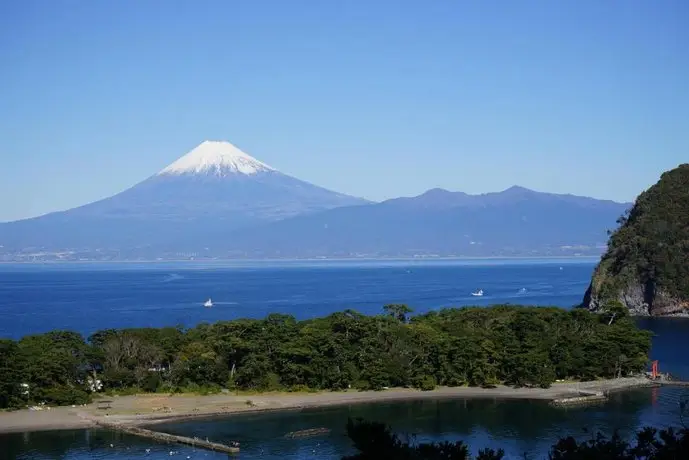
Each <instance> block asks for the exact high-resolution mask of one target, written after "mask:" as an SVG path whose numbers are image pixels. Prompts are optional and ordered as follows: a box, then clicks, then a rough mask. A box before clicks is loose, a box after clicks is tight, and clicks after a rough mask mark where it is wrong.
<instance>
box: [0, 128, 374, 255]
mask: <svg viewBox="0 0 689 460" xmlns="http://www.w3.org/2000/svg"><path fill="white" fill-rule="evenodd" d="M365 203H368V202H367V201H366V200H363V199H361V198H356V197H352V196H349V195H344V194H341V193H337V192H334V191H332V190H328V189H325V188H323V187H319V186H317V185H313V184H311V183H308V182H305V181H302V180H299V179H297V178H295V177H292V176H289V175H287V174H283V173H281V172H279V171H277V170H275V169H273V168H271V167H270V166H268V165H266V164H265V163H262V162H261V161H259V160H257V159H255V158H253V157H251V156H249V155H248V154H246V153H244V152H242V151H241V150H239V149H238V148H237V147H235V146H233V145H232V144H230V143H229V142H211V141H206V142H203V143H201V144H200V145H199V146H197V147H196V148H194V149H193V150H192V151H190V152H189V153H187V154H186V155H184V156H183V157H181V158H180V159H178V160H177V161H175V162H173V163H172V164H170V165H169V166H168V167H166V168H165V169H163V170H162V171H160V172H159V173H158V174H155V175H153V176H151V177H149V178H148V179H146V180H144V181H142V182H140V183H138V184H136V185H134V186H133V187H131V188H129V189H127V190H124V191H123V192H121V193H118V194H116V195H114V196H111V197H109V198H106V199H103V200H100V201H96V202H94V203H89V204H86V205H83V206H80V207H77V208H74V209H70V210H67V211H62V212H54V213H51V214H47V215H44V216H40V217H36V218H32V219H25V220H21V221H17V222H9V223H5V224H0V247H4V251H7V250H10V251H17V250H24V249H26V248H33V249H32V250H36V249H39V250H41V251H57V250H71V249H75V248H78V249H79V250H100V249H115V250H126V249H128V248H133V247H138V248H140V247H150V246H151V245H153V244H157V243H160V242H161V241H166V240H170V241H197V242H198V241H202V239H201V237H200V236H199V235H200V233H201V232H204V231H209V230H213V232H214V234H215V235H218V237H220V238H222V237H223V235H225V234H226V233H227V232H228V231H229V230H233V229H236V228H240V227H247V226H251V225H255V224H259V223H264V222H271V221H276V220H280V219H284V218H288V217H294V216H297V215H300V214H305V213H311V212H317V211H323V210H327V209H332V208H336V207H339V206H349V205H358V204H365ZM2 252H3V251H1V250H0V255H1V253H2Z"/></svg>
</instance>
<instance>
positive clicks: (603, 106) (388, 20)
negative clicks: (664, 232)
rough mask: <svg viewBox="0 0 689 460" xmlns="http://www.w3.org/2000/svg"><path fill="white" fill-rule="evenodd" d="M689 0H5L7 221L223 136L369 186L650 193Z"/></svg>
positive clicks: (682, 145)
mask: <svg viewBox="0 0 689 460" xmlns="http://www.w3.org/2000/svg"><path fill="white" fill-rule="evenodd" d="M688 23H689V2H687V1H685V0H674V1H671V0H660V1H655V2H652V1H647V0H626V1H600V0H578V1H574V0H571V1H564V0H563V1H552V0H543V1H527V0H524V1H514V2H508V1H490V0H487V1H480V2H479V1H449V0H443V1H435V2H421V1H418V0H417V1H405V0H394V1H393V0H377V1H375V2H372V1H364V0H361V1H354V0H352V1H340V2H336V1H322V0H314V1H299V0H290V1H281V0H276V1H271V2H268V1H261V0H251V1H230V0H226V1H204V0H198V1H181V0H177V1H172V0H170V1H165V0H146V1H135V0H120V1H117V2H114V1H111V2H108V1H91V2H86V1H76V0H63V1H53V2H51V1H48V0H42V1H36V0H21V1H19V0H15V1H7V2H1V3H0V66H1V68H2V71H1V72H0V141H1V142H0V155H1V156H2V163H0V164H2V168H1V169H0V196H2V200H0V220H12V219H17V218H22V217H28V216H33V215H37V214H42V213H45V212H48V211H53V210H59V209H65V208H69V207H73V206H76V205H79V204H83V203H86V202H90V201H93V200H96V199H99V198H103V197H106V196H109V195H111V194H114V193H116V192H118V191H121V190H123V189H125V188H127V187H129V186H131V185H133V184H134V183H136V182H138V181H140V180H142V179H144V178H146V177H147V176H149V175H151V174H154V173H155V172H157V171H158V170H160V169H162V168H163V167H164V166H166V165H167V164H168V163H170V162H172V161H173V160H175V159H176V158H177V157H179V156H181V155H182V154H184V153H186V152H187V151H188V150H190V149H192V148H193V147H194V146H195V145H197V144H198V143H200V142H201V141H203V140H205V139H214V140H221V139H224V140H229V141H230V142H232V143H234V144H235V145H237V146H239V147H240V148H242V149H243V150H245V151H246V152H247V153H249V154H251V155H253V156H255V157H257V158H259V159H261V160H262V161H264V162H266V163H268V164H270V165H272V166H274V167H276V168H278V169H280V170H281V171H283V172H286V173H289V174H292V175H295V176H297V177H299V178H301V179H305V180H308V181H311V182H314V183H317V184H319V185H322V186H325V187H329V188H332V189H335V190H337V191H341V192H346V193H350V194H354V195H359V196H365V197H367V198H371V199H384V198H389V197H394V196H399V195H415V194H418V193H421V192H423V191H424V190H426V189H429V188H433V187H444V188H447V189H450V190H461V191H465V192H469V193H479V192H487V191H496V190H501V189H504V188H507V187H509V186H510V185H513V184H519V185H522V186H525V187H529V188H533V189H536V190H543V191H552V192H563V193H576V194H584V195H590V196H594V197H601V198H610V199H616V200H633V199H634V198H635V196H636V195H637V194H638V193H639V192H640V191H641V190H643V189H645V188H647V187H648V186H650V185H651V184H653V183H654V182H655V181H656V180H657V178H658V176H659V175H660V173H661V172H662V171H664V170H667V169H670V168H672V167H674V166H676V165H678V164H679V163H682V162H687V161H689V27H687V26H686V25H687V24H688Z"/></svg>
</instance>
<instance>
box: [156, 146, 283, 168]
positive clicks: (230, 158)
mask: <svg viewBox="0 0 689 460" xmlns="http://www.w3.org/2000/svg"><path fill="white" fill-rule="evenodd" d="M266 171H275V169H273V168H271V167H270V166H268V165H267V164H265V163H263V162H261V161H259V160H257V159H256V158H254V157H252V156H251V155H247V154H246V153H244V152H242V151H241V150H239V149H238V148H237V147H235V146H234V145H232V144H230V143H229V142H224V141H204V142H202V143H201V144H200V145H199V146H198V147H196V148H195V149H194V150H192V151H191V152H189V153H187V154H186V155H184V156H183V157H182V158H180V159H178V160H177V161H175V162H174V163H172V164H171V165H169V166H168V167H166V168H165V169H163V170H162V171H160V172H159V173H158V175H179V174H215V175H217V176H225V175H227V174H228V173H230V174H231V173H241V174H247V175H250V174H257V173H259V172H266Z"/></svg>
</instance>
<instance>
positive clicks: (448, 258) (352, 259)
mask: <svg viewBox="0 0 689 460" xmlns="http://www.w3.org/2000/svg"><path fill="white" fill-rule="evenodd" d="M600 258H601V255H569V256H483V257H474V256H438V257H431V256H423V257H333V258H329V257H311V258H298V259H295V258H284V259H276V258H267V259H253V258H247V259H141V260H135V259H123V260H41V261H6V260H3V261H0V265H63V264H64V265H87V264H166V263H190V264H195V263H196V264H200V263H207V264H218V265H221V264H237V265H240V264H244V263H262V264H263V263H275V262H278V263H289V262H315V263H318V262H323V263H325V262H356V261H361V262H382V261H383V262H433V261H441V262H452V261H458V262H460V261H462V262H466V261H472V260H476V261H492V260H510V261H519V260H548V261H555V260H562V261H570V260H572V261H574V260H576V261H582V260H589V261H591V262H597V261H599V260H600Z"/></svg>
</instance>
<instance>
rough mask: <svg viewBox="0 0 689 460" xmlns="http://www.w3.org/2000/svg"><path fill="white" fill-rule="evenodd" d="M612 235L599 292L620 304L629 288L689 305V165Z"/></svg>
mask: <svg viewBox="0 0 689 460" xmlns="http://www.w3.org/2000/svg"><path fill="white" fill-rule="evenodd" d="M618 223H619V224H620V227H619V228H618V229H617V230H616V231H614V232H613V233H612V234H611V237H610V241H609V243H608V250H607V252H606V253H605V255H604V256H603V258H602V260H601V263H600V266H599V269H598V270H597V278H598V279H594V286H595V287H596V290H597V295H598V296H599V297H600V298H601V299H602V300H603V301H605V300H608V299H615V298H617V297H618V293H619V290H620V289H621V288H624V287H626V285H627V284H629V283H634V284H637V285H639V284H640V285H643V286H647V287H648V288H649V289H650V291H651V294H652V291H653V290H656V289H662V290H663V291H665V292H667V293H668V294H670V295H671V296H674V297H677V298H679V299H683V300H687V299H689V164H683V165H680V166H679V167H677V168H675V169H673V170H671V171H668V172H666V173H664V174H663V175H662V176H661V178H660V180H659V181H658V183H656V184H655V185H654V186H652V187H651V188H650V189H648V190H647V191H645V192H643V193H642V194H641V195H639V197H638V198H637V200H636V203H635V204H634V207H633V208H632V209H631V210H630V211H629V212H628V213H627V214H626V215H625V216H623V217H621V218H620V219H619V221H618Z"/></svg>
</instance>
